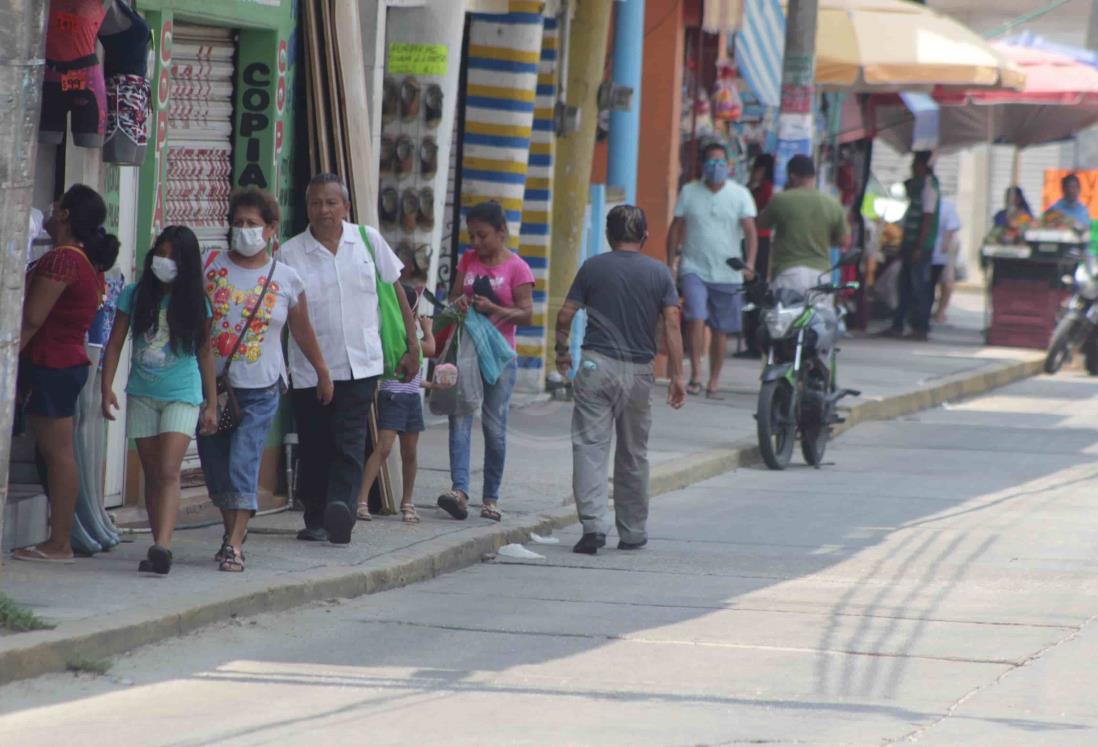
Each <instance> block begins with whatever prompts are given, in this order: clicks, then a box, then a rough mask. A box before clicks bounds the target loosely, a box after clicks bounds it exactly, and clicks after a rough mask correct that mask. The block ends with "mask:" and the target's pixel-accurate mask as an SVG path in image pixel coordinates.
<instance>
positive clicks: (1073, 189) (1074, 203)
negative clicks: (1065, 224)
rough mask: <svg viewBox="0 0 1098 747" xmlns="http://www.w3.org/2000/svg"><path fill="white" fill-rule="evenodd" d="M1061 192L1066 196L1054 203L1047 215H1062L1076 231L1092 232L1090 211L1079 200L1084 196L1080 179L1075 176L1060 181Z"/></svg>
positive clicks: (1070, 175)
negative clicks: (1069, 220) (1073, 225)
mask: <svg viewBox="0 0 1098 747" xmlns="http://www.w3.org/2000/svg"><path fill="white" fill-rule="evenodd" d="M1060 191H1061V192H1062V193H1063V195H1064V196H1063V197H1061V198H1060V199H1059V200H1057V201H1056V202H1054V203H1052V207H1050V208H1049V209H1048V210H1046V211H1045V215H1048V214H1049V213H1060V214H1061V215H1063V216H1065V217H1067V218H1070V219H1071V222H1072V223H1073V224H1075V229H1076V230H1078V231H1088V230H1090V211H1089V210H1087V206H1086V203H1084V202H1083V201H1082V200H1080V199H1079V196H1080V195H1081V194H1082V187H1081V185H1080V184H1079V177H1077V176H1076V175H1075V174H1068V175H1067V176H1065V177H1064V178H1063V179H1061V180H1060Z"/></svg>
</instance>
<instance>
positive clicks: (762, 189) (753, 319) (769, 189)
mask: <svg viewBox="0 0 1098 747" xmlns="http://www.w3.org/2000/svg"><path fill="white" fill-rule="evenodd" d="M747 188H748V189H750V190H751V196H752V197H753V198H754V199H755V210H756V212H758V214H759V215H762V211H763V210H764V209H765V208H766V206H767V205H769V204H770V198H771V197H773V196H774V156H772V155H770V154H769V153H761V154H759V155H758V156H755V162H754V163H753V164H751V175H750V176H749V177H748V180H747ZM769 265H770V231H763V230H762V229H759V251H758V253H757V254H756V255H755V272H757V273H758V274H759V276H760V277H763V278H765V277H766V275H767V271H768V269H769ZM759 314H760V312H759V310H758V309H754V310H752V311H748V312H746V313H745V314H744V326H743V340H744V343H745V344H746V345H747V348H746V349H745V350H744V351H743V352H741V353H737V354H736V356H737V357H739V358H758V357H759V356H760V355H761V354H762V353H761V352H760V350H759V343H758V340H757V337H756V334H757V331H758V328H759Z"/></svg>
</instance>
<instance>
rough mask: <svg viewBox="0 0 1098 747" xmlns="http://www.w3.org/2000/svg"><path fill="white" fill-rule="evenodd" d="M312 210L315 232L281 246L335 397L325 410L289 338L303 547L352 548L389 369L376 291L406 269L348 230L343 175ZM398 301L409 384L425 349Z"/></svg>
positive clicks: (316, 193)
mask: <svg viewBox="0 0 1098 747" xmlns="http://www.w3.org/2000/svg"><path fill="white" fill-rule="evenodd" d="M305 202H306V208H307V212H308V215H309V227H308V228H307V229H306V230H305V231H304V232H303V233H300V234H298V235H297V236H295V237H293V238H292V239H290V240H289V241H287V242H286V243H285V244H283V246H282V249H281V251H280V257H279V258H280V259H281V261H282V262H284V263H286V264H287V265H289V266H290V267H292V268H293V269H295V270H296V271H297V273H298V274H299V275H300V276H301V279H302V280H303V281H304V283H305V294H306V298H308V299H309V300H310V304H309V316H310V317H312V322H313V329H314V330H315V331H316V338H317V341H318V342H319V343H320V349H321V352H322V353H323V354H324V360H325V361H327V363H328V367H329V369H330V371H331V376H332V381H333V382H334V383H335V393H334V395H333V397H332V402H331V404H330V405H327V406H323V405H321V404H320V403H319V402H318V400H317V397H316V386H317V376H316V372H315V371H314V370H313V367H312V366H311V365H309V362H308V360H306V358H305V355H304V354H303V353H302V352H301V349H300V348H298V346H297V344H296V343H295V342H294V341H293V339H292V338H291V339H290V345H289V348H290V378H291V380H292V382H291V383H292V386H293V392H292V395H291V396H292V400H293V407H294V419H295V420H296V421H297V435H298V444H299V445H298V456H299V459H300V466H299V485H298V491H299V492H300V494H301V496H302V500H303V502H304V503H305V528H304V529H303V530H301V532H299V533H298V535H297V538H298V539H299V540H305V541H312V542H323V541H324V540H328V541H330V542H332V543H334V544H346V543H348V542H350V541H351V530H352V529H353V528H354V524H355V506H356V504H357V500H358V491H359V487H360V486H361V483H362V470H363V466H364V462H365V458H366V428H367V416H368V413H369V409H370V403H371V402H373V399H374V391H375V389H376V386H377V381H378V379H379V378H380V376H381V374H382V373H383V371H384V365H385V364H384V355H383V353H382V347H381V336H380V334H379V325H380V316H379V313H378V298H377V287H378V286H377V283H378V282H379V280H380V282H385V283H394V284H399V280H400V271H401V269H402V268H403V265H402V264H401V262H400V260H399V259H397V256H396V254H394V253H393V250H392V249H391V248H390V247H389V244H388V243H386V241H385V239H384V238H382V236H381V234H380V233H378V232H377V231H376V230H374V229H373V228H371V227H369V226H365V227H364V228H365V231H366V234H367V236H368V237H369V241H370V244H371V245H372V251H371V249H370V248H368V247H367V246H366V242H364V241H363V238H362V234H361V232H360V230H359V227H358V226H356V225H354V224H352V223H348V222H347V221H346V220H345V219H346V217H347V215H348V214H349V212H350V208H351V203H350V196H349V193H348V191H347V187H346V186H345V185H344V184H343V182H342V181H341V180H340V178H339V177H338V176H336V175H335V174H320V175H318V176H315V177H313V179H312V181H310V182H309V187H308V189H307V190H306V192H305ZM375 261H376V264H375ZM396 295H397V299H398V300H399V301H400V308H401V311H402V312H403V315H404V330H405V333H406V335H407V339H408V353H407V354H406V355H405V356H404V358H403V359H401V361H400V366H399V368H398V373H399V374H400V375H401V377H402V378H404V380H406V381H407V380H410V379H411V378H412V377H413V376H414V375H415V372H416V370H417V369H418V368H419V342H418V341H417V339H416V329H415V317H414V316H413V315H412V310H411V309H410V308H409V306H408V300H407V298H406V297H405V294H404V291H403V290H402V289H400V288H399V287H398V288H397V294H396Z"/></svg>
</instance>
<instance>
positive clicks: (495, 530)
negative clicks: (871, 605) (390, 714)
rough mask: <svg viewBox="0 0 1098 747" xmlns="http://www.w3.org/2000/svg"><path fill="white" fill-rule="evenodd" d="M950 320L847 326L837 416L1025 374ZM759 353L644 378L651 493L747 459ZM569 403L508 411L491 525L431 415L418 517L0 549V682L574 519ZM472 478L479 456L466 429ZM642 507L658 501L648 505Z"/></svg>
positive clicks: (916, 404)
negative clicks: (62, 551)
mask: <svg viewBox="0 0 1098 747" xmlns="http://www.w3.org/2000/svg"><path fill="white" fill-rule="evenodd" d="M957 314H958V318H959V319H960V322H961V323H960V324H959V325H958V326H955V327H946V328H942V329H940V330H938V331H937V332H936V333H935V335H934V339H935V341H934V342H931V343H928V344H920V343H905V342H896V341H888V340H881V339H867V338H864V337H861V338H859V337H855V338H853V339H849V340H846V341H844V343H843V345H842V347H843V350H842V354H841V365H842V368H841V369H840V378H841V381H842V383H843V385H844V386H849V387H852V388H855V389H860V390H861V391H862V397H861V398H859V399H858V400H853V401H850V402H848V405H849V406H850V408H851V409H850V412H849V414H848V423H847V424H846V426H845V428H849V427H851V426H853V425H855V424H856V423H858V422H862V421H865V420H873V419H884V418H892V417H898V416H901V415H904V414H906V413H910V412H915V411H918V410H921V409H926V408H928V407H933V406H936V405H939V404H941V403H943V402H946V401H950V400H954V399H958V398H961V397H966V396H972V395H975V394H978V393H981V392H984V391H987V390H989V389H992V388H994V387H997V386H1002V385H1004V384H1007V383H1010V382H1012V381H1016V380H1018V379H1021V378H1024V377H1027V376H1031V375H1033V374H1035V373H1037V372H1038V371H1039V369H1040V364H1041V361H1042V359H1043V356H1042V354H1040V353H1039V352H1034V351H1020V350H1006V349H993V348H985V347H982V346H981V345H980V336H979V333H978V331H977V329H978V324H977V322H978V318H979V317H978V315H977V314H975V313H974V312H973V311H969V312H967V313H965V312H964V311H963V310H962V311H958V312H957ZM758 370H759V364H758V363H755V362H748V361H729V362H728V364H727V366H726V369H725V371H726V373H725V375H724V377H723V386H722V389H723V392H724V394H725V396H726V399H725V400H723V401H708V400H704V399H700V398H696V397H692V398H691V399H690V401H689V403H688V404H687V406H686V407H685V408H684V409H683V410H681V411H677V412H676V411H672V410H671V409H670V408H668V407H666V406H665V405H663V404H662V401H663V392H664V389H663V388H662V387H660V388H659V389H658V391H657V392H656V407H655V408H654V422H653V429H652V439H651V444H650V456H651V460H652V464H653V470H652V478H653V488H654V492H655V493H662V492H668V491H670V490H674V489H677V488H679V487H683V486H685V485H689V484H693V483H696V482H699V481H701V480H704V479H706V478H709V477H712V476H714V475H716V474H719V473H721V472H725V471H728V470H730V469H735V468H736V467H737V466H739V465H741V464H744V463H748V462H751V461H754V460H755V459H756V449H755V436H754V432H755V421H754V419H753V417H752V414H753V412H754V408H755V392H756V391H757V385H756V379H757V376H758ZM570 414H571V406H570V404H568V403H560V402H536V403H533V404H530V405H527V406H525V407H523V408H520V409H517V410H515V411H513V412H512V415H511V421H510V435H509V441H508V450H509V451H508V462H507V473H506V476H505V479H504V489H503V495H502V498H501V502H500V506H501V508H502V509H503V511H504V520H503V522H502V524H494V523H492V522H490V521H486V520H482V519H480V518H478V517H477V512H473V514H472V515H471V517H470V519H469V520H468V521H466V522H460V523H459V522H455V521H453V520H450V519H449V518H448V517H445V516H444V515H442V514H441V512H439V511H438V510H437V509H436V508H434V498H435V496H437V495H438V493H439V492H440V491H441V490H444V489H446V488H448V487H449V476H448V456H447V433H446V429H445V427H443V426H436V427H433V428H431V429H430V430H429V431H428V432H427V433H425V434H424V436H423V438H422V440H421V442H420V444H421V446H420V473H419V480H418V485H417V491H416V494H417V505H418V506H419V507H420V512H421V515H422V518H423V521H422V523H421V524H419V525H404V524H403V523H401V522H400V520H399V518H397V517H379V518H376V519H375V520H374V521H373V522H371V523H368V524H367V523H360V524H359V525H358V527H357V528H356V531H355V536H354V541H353V543H352V544H351V545H350V546H349V547H335V546H331V545H326V544H324V545H317V544H312V543H301V542H297V541H296V540H295V539H294V534H295V533H296V531H297V530H298V529H299V528H300V526H301V517H300V515H299V514H296V513H283V514H278V515H273V516H268V517H262V518H258V519H257V520H256V521H255V522H254V523H253V525H252V526H253V528H252V533H251V537H250V539H249V542H248V543H247V544H246V545H245V553H246V556H247V562H248V569H247V571H246V572H245V573H244V574H242V575H238V574H225V573H218V572H216V567H215V565H214V563H213V560H212V557H213V554H214V552H215V551H216V549H217V547H218V545H219V544H220V537H221V529H220V527H208V528H204V529H195V530H188V531H181V532H179V533H178V534H177V536H176V540H175V557H176V563H175V566H174V567H173V570H172V573H171V575H170V576H167V577H149V576H138V574H137V573H136V567H137V563H138V561H139V560H140V559H141V558H143V557H144V553H145V550H146V549H147V545H148V537H147V536H144V535H133V536H132V537H131V539H133V540H134V541H133V542H128V543H124V544H123V545H121V546H120V547H118V548H116V549H115V550H113V551H111V552H110V553H107V554H104V555H101V556H97V557H94V558H89V559H81V560H78V562H77V563H76V565H74V566H39V565H32V564H25V563H13V562H6V563H5V564H4V568H3V571H2V574H0V591H3V592H4V593H5V594H7V595H8V596H10V597H12V598H13V599H14V600H15V601H17V602H19V603H21V604H23V605H25V606H27V607H29V608H31V609H33V610H34V611H35V612H37V613H38V614H39V615H41V616H42V617H44V618H46V619H47V620H49V621H50V622H53V623H56V625H57V627H56V628H55V629H53V630H49V631H38V632H31V633H19V634H7V635H3V634H0V683H2V682H6V681H11V680H16V679H20V678H25V677H31V676H35V675H37V674H41V673H43V672H47V671H52V670H58V669H63V668H64V667H65V665H66V663H67V662H68V661H70V660H72V659H73V658H74V657H78V656H79V657H83V658H85V659H98V658H104V657H109V656H112V655H115V654H118V653H120V652H122V651H126V650H129V649H132V648H135V647H137V646H140V645H144V644H147V643H152V642H155V641H158V640H162V639H164V638H167V637H171V636H176V635H181V634H184V633H187V632H189V631H192V630H194V629H196V628H198V627H200V626H202V625H205V624H208V623H211V622H214V621H217V620H222V619H226V618H228V617H233V616H238V615H241V616H242V615H251V614H257V613H260V612H268V611H276V610H282V609H288V608H290V607H293V606H295V605H299V604H303V603H306V602H310V601H315V600H322V599H328V598H333V597H347V596H356V595H360V594H365V593H372V592H375V591H380V590H384V589H389V588H394V587H397V586H401V585H404V584H408V583H413V582H416V581H422V580H425V579H428V578H431V577H434V576H436V575H438V574H440V573H445V572H448V571H452V570H456V569H458V568H461V567H463V566H466V565H469V564H472V563H475V562H478V561H479V560H480V558H481V557H482V556H483V555H484V554H485V553H489V552H492V551H493V550H495V549H496V548H498V547H499V546H501V545H502V544H505V543H506V542H515V541H517V542H523V541H526V540H527V538H528V535H529V533H530V532H531V531H536V532H542V533H548V532H550V531H551V530H552V529H553V528H557V527H562V526H565V525H568V524H570V523H572V522H574V521H575V515H574V510H573V508H572V505H571V499H570V481H571V446H570V442H569V437H568V422H569V419H570ZM474 444H475V449H474V454H473V465H474V471H473V490H474V496H475V491H476V490H478V489H479V485H480V475H481V469H480V467H479V464H480V463H481V462H482V459H483V457H482V452H481V451H480V446H481V443H480V438H479V434H478V436H477V437H476V438H475V439H474ZM655 510H657V511H658V510H659V508H658V504H657V506H656V509H655Z"/></svg>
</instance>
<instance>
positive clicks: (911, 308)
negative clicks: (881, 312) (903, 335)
mask: <svg viewBox="0 0 1098 747" xmlns="http://www.w3.org/2000/svg"><path fill="white" fill-rule="evenodd" d="M930 262H931V258H930V257H929V256H928V257H923V260H922V261H921V262H919V263H918V264H915V263H914V262H911V261H908V260H904V261H903V264H902V265H901V266H900V278H899V291H900V302H899V305H897V306H896V313H895V314H894V315H893V316H892V329H894V330H896V331H897V332H903V331H904V322H905V321H910V323H911V328H912V329H913V330H915V331H916V332H924V333H925V332H927V331H928V330H929V329H930V308H931V306H933V305H934V300H933V299H934V297H933V293H934V289H933V288H932V287H931V286H930Z"/></svg>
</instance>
